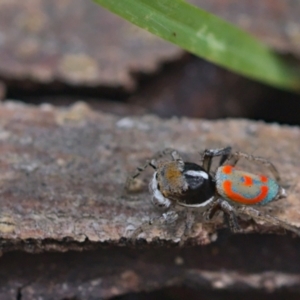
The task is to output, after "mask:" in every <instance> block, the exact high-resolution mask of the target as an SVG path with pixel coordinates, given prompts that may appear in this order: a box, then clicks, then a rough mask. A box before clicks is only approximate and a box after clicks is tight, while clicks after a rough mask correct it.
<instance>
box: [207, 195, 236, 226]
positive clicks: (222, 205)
mask: <svg viewBox="0 0 300 300" xmlns="http://www.w3.org/2000/svg"><path fill="white" fill-rule="evenodd" d="M219 210H221V211H223V212H224V216H225V219H226V222H227V223H228V224H229V228H230V230H231V231H232V232H240V231H241V228H240V226H239V224H238V221H237V217H236V212H235V209H234V208H233V207H232V206H231V205H230V204H229V203H228V202H227V201H226V200H223V199H221V198H216V200H215V201H213V202H212V204H211V207H210V208H209V209H208V211H207V215H206V218H208V219H211V218H212V217H213V216H214V215H215V214H216V212H217V211H219Z"/></svg>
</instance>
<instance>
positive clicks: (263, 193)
mask: <svg viewBox="0 0 300 300" xmlns="http://www.w3.org/2000/svg"><path fill="white" fill-rule="evenodd" d="M223 189H224V191H225V192H226V196H227V197H228V198H229V199H230V200H232V201H236V202H239V203H243V204H248V205H253V204H256V203H259V202H261V201H262V200H264V199H265V198H266V196H267V194H268V191H269V188H268V187H267V186H265V185H264V186H262V187H261V191H260V194H259V195H258V196H256V197H255V198H252V199H248V198H245V197H243V196H242V195H240V194H238V193H236V192H234V191H233V190H232V182H231V181H230V180H225V181H224V182H223Z"/></svg>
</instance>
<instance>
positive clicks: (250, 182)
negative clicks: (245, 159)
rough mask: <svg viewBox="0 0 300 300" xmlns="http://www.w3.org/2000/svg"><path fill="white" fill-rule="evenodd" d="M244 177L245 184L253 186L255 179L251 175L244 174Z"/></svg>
mask: <svg viewBox="0 0 300 300" xmlns="http://www.w3.org/2000/svg"><path fill="white" fill-rule="evenodd" d="M243 179H244V185H248V186H251V185H252V184H253V180H252V178H251V177H250V176H247V175H244V176H243Z"/></svg>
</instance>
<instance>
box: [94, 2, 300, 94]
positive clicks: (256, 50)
mask: <svg viewBox="0 0 300 300" xmlns="http://www.w3.org/2000/svg"><path fill="white" fill-rule="evenodd" d="M94 1H95V2H96V3H98V4H100V5H102V6H103V7H105V8H107V9H108V10H110V11H111V12H113V13H115V14H117V15H119V16H121V17H123V18H125V19H126V20H128V21H129V22H131V23H133V24H135V25H137V26H139V27H141V28H144V29H146V30H148V31H150V32H152V33H153V34H155V35H157V36H160V37H161V38H163V39H165V40H167V41H169V42H172V43H174V44H176V45H178V46H180V47H181V48H183V49H185V50H187V51H189V52H191V53H193V54H195V55H198V56H200V57H202V58H204V59H206V60H209V61H211V62H213V63H216V64H218V65H220V66H223V67H225V68H227V69H230V70H232V71H235V72H237V73H240V74H242V75H245V76H247V77H249V78H252V79H255V80H258V81H261V82H264V83H267V84H269V85H273V86H276V87H279V88H282V89H287V90H294V91H300V71H299V69H297V68H295V67H294V66H292V65H289V64H288V63H287V62H286V61H285V60H284V59H283V58H282V57H281V56H279V55H277V54H276V53H275V52H273V51H272V50H271V49H270V48H268V47H267V46H266V45H264V44H262V43H261V42H259V41H258V40H257V39H255V38H254V37H252V36H251V35H250V34H248V33H246V32H244V31H242V30H241V29H239V28H237V27H235V26H234V25H232V24H230V23H228V22H226V21H224V20H222V19H220V18H218V17H216V16H214V15H212V14H210V13H208V12H206V11H204V10H201V9H199V8H197V7H195V6H193V5H191V4H189V3H187V2H185V1H182V0H151V1H149V0H122V1H120V0H94Z"/></svg>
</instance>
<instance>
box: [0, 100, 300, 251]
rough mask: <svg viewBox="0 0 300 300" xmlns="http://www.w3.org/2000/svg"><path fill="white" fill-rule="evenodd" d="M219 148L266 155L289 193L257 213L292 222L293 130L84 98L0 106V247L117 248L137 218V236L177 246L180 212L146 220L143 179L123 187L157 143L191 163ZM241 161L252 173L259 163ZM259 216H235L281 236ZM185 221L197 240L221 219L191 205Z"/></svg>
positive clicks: (299, 137)
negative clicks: (103, 105)
mask: <svg viewBox="0 0 300 300" xmlns="http://www.w3.org/2000/svg"><path fill="white" fill-rule="evenodd" d="M226 145H231V146H232V147H233V148H234V149H235V150H242V151H244V152H249V153H252V154H255V155H261V156H264V157H267V158H269V159H270V160H271V161H272V162H273V163H274V164H275V165H276V166H278V169H279V171H280V173H281V175H282V178H283V182H284V184H285V185H287V186H288V188H287V192H288V195H289V196H288V198H287V199H283V200H281V201H278V202H276V203H274V204H271V205H269V206H267V207H266V208H265V209H264V211H265V213H268V214H271V215H273V216H277V217H278V218H280V219H282V220H286V221H287V222H288V223H290V224H292V225H295V226H300V202H299V188H300V186H299V169H300V168H299V164H300V163H299V162H300V158H299V156H300V154H299V147H300V130H299V128H298V127H289V126H279V125H277V124H270V125H267V124H264V123H263V122H251V121H246V120H224V121H215V122H211V121H205V120H191V119H176V118H174V119H171V120H161V119H159V118H156V117H154V116H145V117H142V118H134V117H126V118H122V119H120V117H115V116H113V115H108V114H103V113H95V112H93V111H91V110H90V109H89V107H88V106H87V105H85V104H84V103H78V104H76V105H74V106H72V107H71V108H66V109H55V108H54V107H52V106H50V105H48V104H46V105H41V106H39V107H35V106H27V105H23V104H20V103H16V102H6V103H3V104H1V106H0V170H1V172H0V174H1V176H0V184H1V185H0V195H1V197H0V201H1V212H0V232H1V249H2V250H3V251H7V250H12V249H22V250H26V251H39V250H47V249H48V250H49V249H52V250H59V251H66V250H70V249H86V248H90V247H94V246H95V245H97V243H106V244H119V245H124V244H128V243H130V242H131V239H130V237H131V234H132V230H135V229H136V228H139V227H140V226H141V225H143V226H144V227H143V230H142V231H141V234H140V235H139V238H144V239H146V241H147V242H156V243H158V244H159V243H161V242H163V243H171V244H172V243H178V242H180V241H182V238H183V235H184V233H185V230H186V209H178V214H179V219H178V220H177V221H176V222H173V223H172V224H165V223H162V224H157V223H155V224H153V225H152V226H145V224H147V223H148V222H149V218H158V217H159V216H161V214H162V212H161V211H158V210H156V209H154V208H153V206H152V204H151V203H150V195H149V193H148V189H147V183H145V184H144V183H143V181H140V186H139V187H137V189H138V190H140V191H139V192H137V193H135V194H132V193H126V192H125V190H124V183H125V180H126V177H127V175H128V173H129V172H133V171H134V170H135V168H136V167H137V166H139V165H141V164H142V163H144V161H145V160H146V159H147V158H149V157H151V156H152V155H153V154H154V153H155V152H156V151H157V150H161V149H163V148H165V147H173V148H176V149H177V150H179V151H180V152H181V153H182V154H183V156H184V157H185V158H186V159H189V160H191V161H195V162H197V161H199V160H200V155H199V154H198V153H199V151H203V150H204V149H205V148H217V147H223V146H226ZM241 165H242V166H243V164H241ZM244 165H245V166H247V170H250V171H252V170H258V169H259V168H257V166H254V165H253V164H251V163H247V164H244ZM260 170H261V168H260ZM261 171H262V170H261ZM262 172H265V173H266V174H267V171H265V170H263V171H262ZM151 174H152V171H151V170H148V171H147V172H145V173H144V174H143V176H141V179H142V180H143V179H144V180H145V182H148V181H149V179H150V177H151ZM243 223H244V224H243ZM259 223H260V224H257V223H256V222H252V221H249V220H244V222H242V221H241V224H242V225H243V227H244V229H245V230H246V231H257V232H271V231H275V232H277V233H284V230H282V229H281V228H280V227H278V226H273V225H270V224H266V223H265V222H259ZM193 224H194V225H193V227H192V231H191V235H190V236H189V238H190V241H191V242H193V243H195V244H207V243H210V242H211V241H214V240H216V239H217V231H216V230H217V229H218V228H222V227H224V226H225V225H224V223H223V220H222V218H221V216H219V218H215V219H213V220H212V222H209V223H207V222H204V221H203V214H202V213H197V211H195V222H194V223H193Z"/></svg>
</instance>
